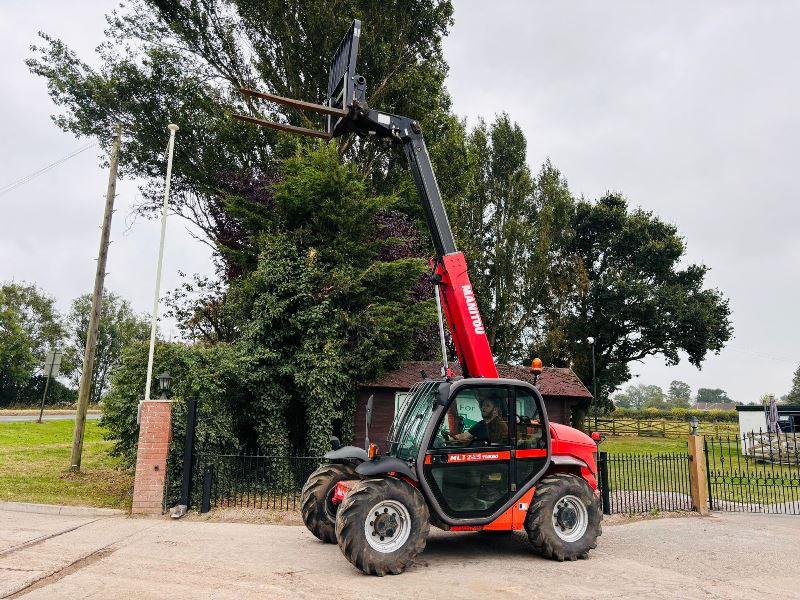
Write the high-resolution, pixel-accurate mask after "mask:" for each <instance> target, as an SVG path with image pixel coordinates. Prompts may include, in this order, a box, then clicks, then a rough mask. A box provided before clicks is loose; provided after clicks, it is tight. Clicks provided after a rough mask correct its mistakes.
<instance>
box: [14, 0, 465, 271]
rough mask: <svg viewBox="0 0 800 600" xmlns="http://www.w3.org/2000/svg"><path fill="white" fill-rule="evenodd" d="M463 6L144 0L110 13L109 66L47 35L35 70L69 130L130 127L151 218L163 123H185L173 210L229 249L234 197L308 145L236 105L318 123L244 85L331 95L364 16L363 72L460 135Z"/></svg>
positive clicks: (104, 50)
mask: <svg viewBox="0 0 800 600" xmlns="http://www.w3.org/2000/svg"><path fill="white" fill-rule="evenodd" d="M452 12H453V9H452V6H451V4H450V2H449V1H448V0H410V1H408V2H402V3H398V2H390V3H386V2H382V3H375V2H370V1H368V0H345V1H344V2H339V3H337V6H336V9H335V10H332V8H331V6H330V3H328V2H324V1H323V0H294V1H293V2H291V3H289V4H288V5H287V3H286V2H284V1H281V0H258V1H255V0H202V1H196V2H195V1H192V2H185V1H181V0H134V1H133V2H132V3H129V4H127V5H126V6H125V7H124V8H121V9H120V10H119V11H115V12H114V13H112V14H111V15H109V17H108V21H109V28H108V30H107V36H108V37H107V40H106V42H105V43H104V44H102V45H101V46H100V47H99V48H98V53H99V59H100V61H101V67H100V68H99V69H94V68H92V67H91V66H90V65H89V64H88V63H87V62H86V61H84V60H82V59H81V58H80V57H79V56H78V55H77V54H76V53H75V52H73V51H72V50H70V49H69V48H68V47H67V46H66V45H65V44H64V43H63V42H61V41H60V40H58V39H57V38H54V37H52V36H49V35H46V34H42V38H43V42H44V43H43V45H42V46H41V47H34V53H35V54H34V56H33V57H32V58H31V59H30V60H29V61H28V65H29V67H30V69H31V71H32V72H34V73H36V74H38V75H41V76H42V77H44V78H45V79H46V80H47V84H48V90H49V92H50V96H51V98H52V99H53V101H54V102H55V103H56V105H57V106H58V107H59V108H60V109H61V113H60V114H59V115H57V116H56V118H55V121H56V123H57V124H58V125H59V126H60V127H61V128H62V129H64V130H66V131H71V132H73V133H75V134H77V135H80V136H91V137H97V138H98V139H99V140H100V141H101V143H106V142H107V138H108V136H107V135H106V133H107V132H108V131H109V130H110V129H111V127H112V125H113V124H114V123H115V122H117V121H119V122H122V123H123V126H124V130H125V132H126V133H125V135H126V137H127V138H128V139H126V143H125V148H126V151H125V153H124V154H123V156H122V159H121V169H122V171H123V172H127V173H128V174H131V175H134V176H136V177H139V178H142V179H143V180H144V181H145V184H144V186H143V190H142V191H143V198H144V201H143V203H142V205H141V206H140V207H139V208H140V210H141V211H143V212H145V213H150V212H155V211H157V210H159V208H158V207H159V206H160V193H161V187H160V186H161V178H162V171H163V168H164V167H163V161H162V154H163V147H164V140H165V131H164V126H165V124H166V123H170V122H174V123H179V124H180V126H181V131H180V134H179V141H178V145H177V151H176V154H175V163H174V171H173V179H172V189H173V196H172V198H173V206H174V207H175V210H177V211H178V212H179V214H181V215H182V216H184V217H186V218H187V219H190V220H191V221H193V222H194V223H195V224H197V226H199V227H200V228H201V230H202V231H204V232H205V233H206V235H207V237H208V239H209V241H210V243H211V244H212V245H214V246H215V247H219V246H226V245H228V244H231V243H233V244H234V245H235V242H236V238H237V235H238V234H239V233H240V232H239V227H238V223H237V222H236V220H235V219H233V220H232V219H231V218H230V217H229V215H228V214H227V212H226V199H227V197H228V196H229V195H230V194H235V193H238V189H237V186H238V185H239V184H241V182H243V181H244V182H255V183H257V182H259V181H261V180H263V179H264V178H267V179H269V178H271V177H274V176H275V174H276V173H277V172H278V170H279V168H278V164H279V161H280V160H281V159H282V158H285V157H286V156H291V155H292V154H293V153H294V151H295V149H296V148H297V146H298V144H300V143H301V142H298V141H297V139H296V138H291V137H289V136H286V135H284V134H280V133H277V132H275V131H272V130H266V129H263V128H256V127H252V126H247V125H244V124H241V123H239V122H236V121H234V120H232V119H231V118H230V113H232V112H247V111H254V112H257V111H259V110H261V111H263V112H264V113H266V116H267V117H269V118H276V119H279V120H285V121H288V122H290V123H293V124H296V125H304V126H309V125H313V124H312V123H311V122H309V120H308V119H309V117H308V114H307V113H303V112H300V111H296V110H294V109H291V108H286V107H275V106H272V107H268V106H263V107H259V106H256V105H255V104H254V103H253V102H252V101H249V100H248V101H245V100H243V99H242V98H241V97H240V96H239V94H238V92H237V91H236V90H237V89H238V88H240V87H243V86H246V87H252V88H258V89H263V90H265V91H269V92H273V93H276V94H279V95H281V96H289V97H294V98H300V99H303V100H308V101H311V102H318V103H319V102H322V100H323V98H324V95H325V93H326V92H327V81H328V73H327V72H328V66H329V61H330V58H331V56H332V54H333V51H334V49H335V48H336V46H337V45H338V44H339V41H340V40H341V38H342V36H343V35H344V33H345V32H346V31H347V28H348V27H349V25H350V21H351V20H352V19H353V18H354V17H358V18H360V19H362V21H363V27H362V31H361V58H360V61H359V73H360V74H362V75H364V76H365V77H366V78H367V81H368V93H369V98H368V100H369V102H370V103H371V104H373V105H375V106H380V107H381V109H383V110H387V111H391V112H396V113H401V114H408V115H411V116H413V117H416V118H418V119H419V120H420V121H421V122H422V125H423V127H425V128H426V129H427V128H431V129H432V130H433V131H447V130H452V129H453V128H454V127H455V129H456V130H457V129H458V121H457V120H455V121H454V120H453V119H452V118H451V117H450V116H449V115H448V111H449V107H450V99H449V96H448V94H447V91H446V89H445V88H444V78H445V75H446V72H447V65H446V63H445V61H444V58H443V55H442V38H443V36H445V35H446V34H447V32H448V29H449V27H450V25H451V22H452ZM316 125H317V126H319V123H316ZM434 137H435V136H434ZM457 137H458V136H457V135H456V138H457ZM353 141H354V140H343V141H342V144H343V146H342V148H341V150H342V152H344V153H346V154H347V156H348V157H350V158H351V159H352V160H355V161H356V163H357V164H358V165H359V168H360V169H361V171H362V173H364V174H370V175H371V177H372V181H373V182H374V184H375V185H378V186H380V185H381V182H385V181H394V180H396V178H397V177H398V176H397V175H395V176H394V179H393V178H392V172H393V169H392V167H393V166H394V165H395V164H399V163H398V157H397V156H396V155H394V154H393V153H391V152H388V151H387V150H385V149H382V148H381V147H379V146H378V145H376V144H364V143H362V142H361V141H355V143H353ZM431 141H434V140H433V139H432V140H431ZM432 154H433V155H434V156H437V157H441V158H444V157H445V156H446V155H447V153H442V152H438V151H437V152H432ZM402 160H403V162H404V159H402ZM404 169H405V166H404V165H403V170H404ZM443 172H445V170H444V169H443ZM402 178H407V175H405V174H403V175H402ZM445 183H446V182H445ZM443 187H444V189H450V188H452V187H453V186H450V185H445V186H443ZM384 189H386V188H384ZM415 210H418V208H416V207H415ZM226 266H227V265H226Z"/></svg>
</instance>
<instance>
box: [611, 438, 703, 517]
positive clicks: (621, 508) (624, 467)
mask: <svg viewBox="0 0 800 600" xmlns="http://www.w3.org/2000/svg"><path fill="white" fill-rule="evenodd" d="M600 454H601V461H600V491H601V498H602V501H603V512H604V513H606V514H613V513H628V514H633V513H647V512H653V511H675V510H692V498H691V492H690V490H691V487H690V483H689V455H688V454H684V453H679V452H669V453H660V454H608V453H607V452H601V453H600Z"/></svg>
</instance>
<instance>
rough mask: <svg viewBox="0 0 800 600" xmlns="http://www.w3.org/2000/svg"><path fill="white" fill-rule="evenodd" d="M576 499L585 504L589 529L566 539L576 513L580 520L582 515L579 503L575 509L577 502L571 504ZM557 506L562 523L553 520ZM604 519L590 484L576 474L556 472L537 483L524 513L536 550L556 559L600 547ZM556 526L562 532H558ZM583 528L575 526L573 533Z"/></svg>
mask: <svg viewBox="0 0 800 600" xmlns="http://www.w3.org/2000/svg"><path fill="white" fill-rule="evenodd" d="M573 499H577V500H578V501H579V502H580V503H581V504H583V506H584V508H585V511H586V513H585V517H586V529H585V531H584V532H583V533H582V535H580V537H579V538H577V539H574V540H565V539H564V537H565V536H566V537H570V535H569V534H570V523H571V519H572V518H573V517H574V518H575V519H576V522H580V521H579V520H580V519H581V518H582V517H581V516H580V515H578V514H577V512H579V511H580V507H577V509H578V510H577V511H576V510H574V508H572V507H574V504H572V506H570V504H571V503H574V502H575V500H573ZM562 500H563V503H562V506H560V505H559V502H560V501H562ZM563 504H566V506H563ZM556 507H559V508H558V509H557V508H556ZM556 510H558V512H559V514H563V517H562V519H563V521H561V520H560V519H559V518H558V516H557V517H556V520H558V521H559V525H556V524H554V522H553V513H554V511H556ZM570 511H572V512H570ZM601 519H602V512H601V510H600V500H599V499H598V498H596V497H595V495H594V493H593V492H592V489H591V488H590V487H589V484H588V483H586V482H585V481H584V480H583V479H581V478H580V477H577V476H576V475H570V474H568V473H555V474H553V475H548V476H547V477H545V478H544V479H542V480H541V481H540V482H539V484H538V485H537V486H536V491H535V492H534V494H533V501H532V502H531V505H530V507H529V508H528V514H527V515H526V516H525V531H526V532H527V533H528V540H530V543H531V545H532V546H533V548H534V550H536V551H537V552H538V553H539V554H541V555H542V556H544V557H546V558H552V559H554V560H577V559H579V558H588V557H589V550H593V549H594V548H596V547H597V538H598V537H599V536H600V535H601V534H602V533H603V530H602V527H601V525H600V520H601ZM557 526H558V527H559V528H560V529H561V533H558V532H556V527H557ZM573 527H575V526H573ZM581 529H582V528H581V527H577V528H575V529H574V534H573V535H577V534H578V533H579V532H580V530H581Z"/></svg>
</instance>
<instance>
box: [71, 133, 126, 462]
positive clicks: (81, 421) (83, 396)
mask: <svg viewBox="0 0 800 600" xmlns="http://www.w3.org/2000/svg"><path fill="white" fill-rule="evenodd" d="M121 140H122V125H121V124H119V123H118V124H117V132H116V135H115V136H114V143H113V145H112V146H111V164H110V166H109V172H108V189H107V190H106V209H105V213H104V214H103V228H102V233H101V234H100V252H99V254H98V256H97V271H96V272H95V275H94V293H93V294H92V312H91V314H90V315H89V329H88V331H87V332H86V350H85V352H84V354H83V371H82V372H81V385H80V388H79V390H78V411H77V413H76V415H75V433H74V435H73V437H72V459H71V460H70V471H80V469H81V455H82V454H83V431H84V428H85V426H86V409H87V408H88V406H89V395H90V393H91V391H92V371H93V370H94V355H95V350H96V348H97V330H98V329H99V328H100V311H101V309H102V306H103V283H104V282H105V278H106V260H107V259H108V242H109V237H110V236H111V216H112V215H113V214H114V196H115V195H116V193H117V164H118V162H119V147H120V143H121Z"/></svg>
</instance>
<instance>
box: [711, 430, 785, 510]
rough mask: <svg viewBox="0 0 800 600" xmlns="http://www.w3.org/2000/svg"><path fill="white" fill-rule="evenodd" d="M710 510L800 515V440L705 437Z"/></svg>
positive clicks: (761, 434)
mask: <svg viewBox="0 0 800 600" xmlns="http://www.w3.org/2000/svg"><path fill="white" fill-rule="evenodd" d="M705 451H706V471H707V473H708V496H709V507H710V508H711V510H722V511H744V512H761V513H776V514H790V515H800V435H798V433H797V432H793V433H784V432H766V431H758V432H757V433H756V432H752V433H746V434H743V435H741V436H738V435H731V436H716V437H706V438H705Z"/></svg>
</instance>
